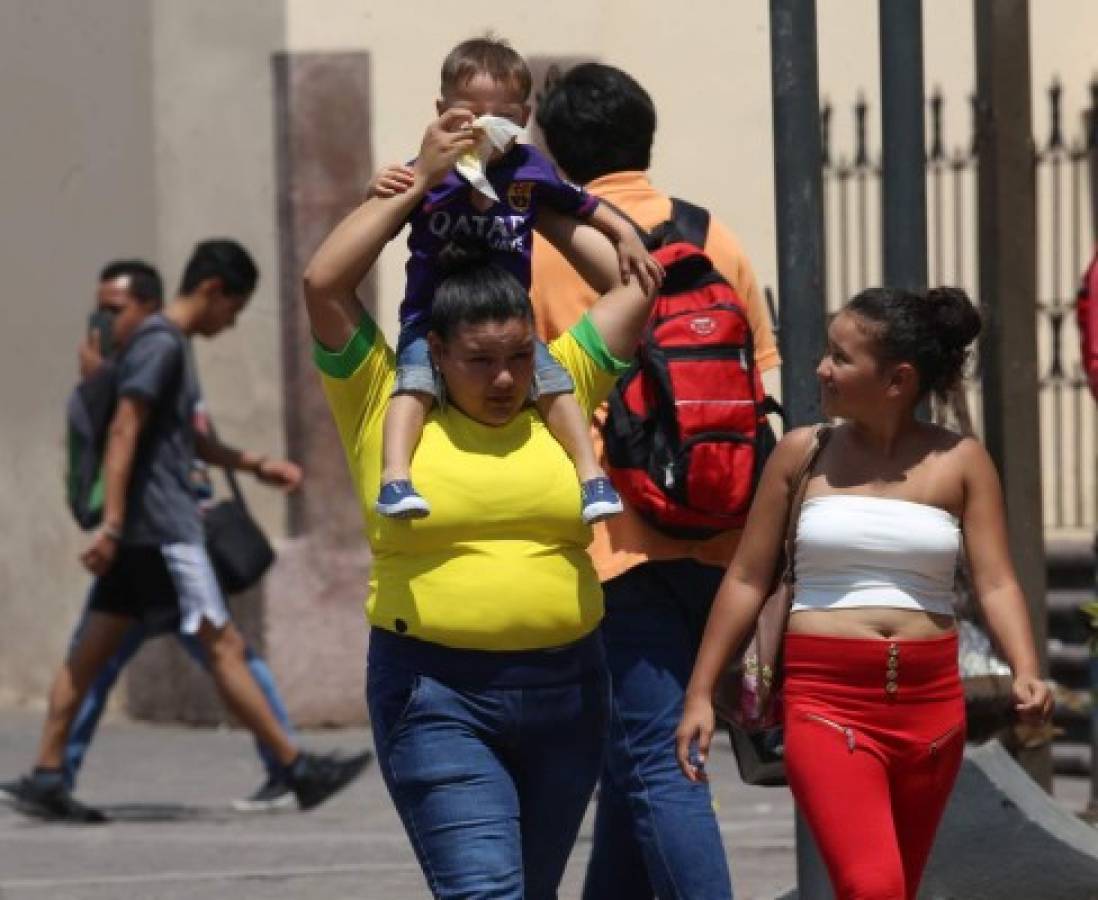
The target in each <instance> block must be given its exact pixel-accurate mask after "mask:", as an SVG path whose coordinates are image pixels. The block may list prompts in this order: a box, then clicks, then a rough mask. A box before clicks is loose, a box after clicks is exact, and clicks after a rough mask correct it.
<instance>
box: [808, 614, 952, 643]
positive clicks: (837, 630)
mask: <svg viewBox="0 0 1098 900" xmlns="http://www.w3.org/2000/svg"><path fill="white" fill-rule="evenodd" d="M956 627H957V620H956V619H954V618H953V616H948V615H943V614H942V613H931V612H923V611H922V610H917V609H892V608H889V607H884V606H881V607H858V608H854V609H805V610H800V611H798V612H795V613H793V614H792V615H791V616H790V617H789V627H788V630H789V631H791V632H794V633H796V634H818V635H826V636H830V637H855V638H870V639H872V638H880V639H882V640H892V639H894V638H901V639H915V640H918V639H919V638H935V637H941V636H942V635H944V634H948V633H949V632H951V631H954V630H955V629H956Z"/></svg>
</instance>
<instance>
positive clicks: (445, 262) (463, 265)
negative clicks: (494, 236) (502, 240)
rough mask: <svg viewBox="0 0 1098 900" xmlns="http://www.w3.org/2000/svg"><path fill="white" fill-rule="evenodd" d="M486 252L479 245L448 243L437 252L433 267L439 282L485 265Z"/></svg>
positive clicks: (487, 258) (487, 257)
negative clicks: (435, 269)
mask: <svg viewBox="0 0 1098 900" xmlns="http://www.w3.org/2000/svg"><path fill="white" fill-rule="evenodd" d="M488 261H489V256H488V251H487V249H486V248H485V247H483V246H481V245H479V244H463V243H460V242H458V241H450V242H449V243H447V244H445V245H444V246H443V248H442V249H441V250H439V252H438V258H437V259H436V261H435V266H436V268H437V270H438V277H439V280H442V279H445V278H447V277H449V276H450V275H456V274H457V273H459V272H465V271H468V270H469V269H473V268H477V267H479V266H483V265H485V264H487V262H488Z"/></svg>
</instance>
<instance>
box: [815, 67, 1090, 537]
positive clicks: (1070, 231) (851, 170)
mask: <svg viewBox="0 0 1098 900" xmlns="http://www.w3.org/2000/svg"><path fill="white" fill-rule="evenodd" d="M1047 98H1048V103H1047V116H1048V118H1047V122H1048V131H1047V136H1046V137H1045V138H1044V139H1041V138H1035V140H1034V145H1035V148H1036V149H1035V153H1034V166H1035V167H1036V185H1037V243H1038V246H1037V285H1038V287H1037V291H1038V293H1037V298H1036V320H1035V322H1034V328H1035V329H1036V336H1037V342H1038V361H1039V366H1040V369H1039V371H1040V401H1039V402H1040V404H1041V460H1042V463H1041V467H1042V495H1043V502H1044V521H1045V526H1046V528H1048V529H1050V530H1061V529H1084V530H1088V531H1092V530H1093V529H1094V528H1095V527H1096V526H1098V415H1096V410H1095V403H1094V400H1093V398H1092V397H1091V396H1090V393H1089V391H1088V389H1087V384H1086V379H1085V378H1084V376H1083V372H1082V367H1081V362H1080V354H1079V339H1078V332H1077V330H1076V328H1075V323H1074V310H1075V299H1076V291H1077V289H1078V285H1079V279H1080V276H1081V275H1082V272H1083V269H1084V268H1085V266H1086V264H1087V262H1088V260H1089V259H1090V256H1091V254H1092V253H1093V252H1094V247H1095V244H1096V243H1098V80H1096V81H1095V82H1094V83H1092V84H1091V85H1090V110H1089V111H1086V112H1084V113H1082V114H1081V115H1080V116H1079V118H1078V119H1077V120H1076V122H1074V123H1069V124H1067V125H1065V123H1064V116H1063V106H1062V98H1063V95H1062V89H1061V86H1060V84H1059V83H1058V82H1054V83H1053V84H1052V85H1051V86H1050V87H1049V88H1048V93H1047ZM945 102H946V101H945V99H944V98H943V97H942V95H941V93H940V92H935V94H934V95H933V96H932V97H931V98H930V99H929V101H928V103H929V118H928V121H929V129H928V130H929V142H928V144H929V145H928V147H927V151H926V179H927V192H926V197H927V253H928V261H927V263H928V277H929V280H930V283H931V284H953V285H958V286H960V287H963V288H965V289H966V290H967V291H968V292H969V294H970V295H971V296H972V297H973V298H979V297H980V292H979V283H978V282H979V266H978V265H977V260H978V253H979V246H978V242H977V203H976V199H977V197H976V174H977V166H978V165H979V160H978V157H977V150H976V148H977V139H976V132H975V127H976V126H975V123H976V117H975V115H970V118H969V121H970V126H969V131H970V133H969V136H968V140H967V141H965V142H963V143H957V144H954V145H953V146H951V147H947V142H946V138H945V136H944V133H943V131H944V128H943V122H944V112H945ZM969 105H970V108H971V109H972V111H973V112H974V107H975V99H974V98H971V99H970V100H969ZM852 112H853V119H852V123H853V129H854V130H853V138H854V140H853V147H852V150H851V151H849V154H838V155H836V154H833V152H832V150H831V144H832V132H833V130H834V128H835V125H836V122H835V112H834V110H833V109H832V108H831V106H830V105H827V104H825V105H824V107H823V109H822V110H821V111H820V124H821V129H822V132H823V153H824V156H823V188H824V235H825V244H826V254H827V255H826V259H827V278H826V288H825V296H826V304H827V308H828V310H829V311H834V310H836V309H838V308H839V307H840V306H841V305H842V303H843V302H844V301H845V300H846V299H847V298H849V297H850V296H852V295H853V294H855V293H857V292H858V291H859V290H861V289H862V288H863V287H868V286H870V285H873V284H879V283H880V281H881V257H882V253H881V167H880V154H879V152H874V151H872V150H871V149H870V147H869V146H868V140H867V130H868V129H867V124H868V123H867V117H868V115H869V112H870V111H869V108H868V106H867V104H866V102H865V101H864V100H859V101H858V102H857V103H855V105H854V108H853V110H852ZM1067 134H1072V135H1074V137H1071V138H1069V137H1066V135H1067ZM976 367H978V360H977V362H976ZM976 367H974V371H972V372H970V373H969V377H968V378H967V379H966V382H965V390H964V392H963V395H962V396H961V397H959V398H958V402H957V403H956V404H954V405H953V409H952V410H950V414H951V416H952V417H953V418H954V421H955V422H957V423H958V424H960V425H961V426H962V427H964V426H965V425H967V424H969V423H970V424H971V427H972V428H973V429H974V430H975V431H976V433H977V434H980V433H982V431H983V410H982V405H981V402H980V395H981V391H980V382H979V378H978V372H977V371H975V368H976Z"/></svg>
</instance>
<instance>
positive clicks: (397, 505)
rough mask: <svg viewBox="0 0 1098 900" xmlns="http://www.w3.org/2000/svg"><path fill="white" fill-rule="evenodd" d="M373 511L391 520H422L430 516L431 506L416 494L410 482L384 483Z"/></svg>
mask: <svg viewBox="0 0 1098 900" xmlns="http://www.w3.org/2000/svg"><path fill="white" fill-rule="evenodd" d="M374 509H376V510H377V511H378V512H379V513H381V515H383V516H389V518H391V519H422V518H423V517H424V516H429V515H430V514H431V505H430V504H429V503H428V502H427V501H426V500H424V499H423V498H422V497H421V496H420V495H419V494H418V493H416V489H415V488H414V487H412V482H410V481H387V482H385V484H383V485H382V486H381V490H380V491H379V492H378V495H377V503H375V504H374Z"/></svg>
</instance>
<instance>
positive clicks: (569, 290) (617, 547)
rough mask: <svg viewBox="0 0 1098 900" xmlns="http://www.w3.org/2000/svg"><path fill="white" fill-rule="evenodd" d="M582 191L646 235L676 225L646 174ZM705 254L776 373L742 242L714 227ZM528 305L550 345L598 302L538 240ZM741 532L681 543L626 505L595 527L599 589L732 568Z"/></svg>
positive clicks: (762, 362) (762, 365) (759, 354)
mask: <svg viewBox="0 0 1098 900" xmlns="http://www.w3.org/2000/svg"><path fill="white" fill-rule="evenodd" d="M584 187H585V188H586V189H587V191H589V192H590V193H592V194H594V195H595V196H597V197H605V198H606V199H607V200H609V201H610V202H611V203H612V204H614V205H615V206H616V207H618V208H619V209H621V210H622V211H623V212H624V213H625V214H626V215H628V216H629V217H630V218H631V219H632V220H633V221H634V222H636V223H637V224H638V225H640V226H641V228H645V229H651V228H654V227H655V226H656V225H658V224H659V223H660V222H665V221H667V220H668V219H669V218H670V217H671V198H670V197H669V196H668V195H667V194H664V193H662V192H661V191H658V190H656V188H654V187H653V186H652V183H651V182H650V181H649V180H648V176H647V175H646V174H645V173H644V172H615V173H613V174H611V175H604V176H603V177H602V178H596V179H595V180H594V181H592V182H590V183H589V184H587V185H584ZM705 252H706V253H707V254H708V255H709V258H710V259H712V260H713V263H714V265H715V266H716V267H717V270H718V271H719V272H720V273H721V274H722V275H723V276H724V277H725V278H727V279H728V281H729V282H730V283H731V284H732V286H733V287H734V288H735V289H736V293H737V294H739V295H740V297H741V298H742V299H743V301H744V303H745V304H746V306H747V318H748V321H749V322H750V324H751V331H752V333H753V334H754V337H755V361H756V364H757V365H758V367H759V370H760V371H766V370H767V369H770V368H773V367H774V366H776V365H778V364H779V363H780V362H781V360H780V359H779V357H778V348H777V345H776V344H775V342H774V333H773V331H772V330H771V328H770V317H769V315H768V314H767V310H766V307H765V305H764V303H763V300H762V295H761V294H760V292H759V286H758V283H757V282H756V281H755V273H754V272H753V271H752V269H751V264H750V263H749V262H748V260H747V256H746V255H745V254H744V252H743V249H742V248H741V247H740V244H739V242H738V241H737V240H736V238H735V237H734V236H733V235H732V232H730V231H729V230H728V229H727V228H725V227H724V225H722V224H721V223H720V222H718V221H717V220H716V219H715V218H714V219H712V220H711V221H710V223H709V236H708V238H707V240H706V244H705ZM531 275H532V287H531V290H530V298H531V300H532V301H533V304H534V312H535V314H536V316H537V324H538V331H539V332H540V334H541V336H542V338H543V339H544V340H546V341H550V340H552V339H553V338H555V337H557V336H558V335H560V334H563V333H565V332H566V331H567V330H568V329H569V328H571V327H572V326H573V325H574V324H575V323H576V322H577V321H578V320H579V318H580V317H581V316H582V315H583V313H584V312H586V311H587V309H588V308H589V307H590V306H591V305H592V304H593V303H594V302H595V299H596V294H595V292H594V291H593V290H592V289H591V287H590V286H589V285H588V284H587V282H586V281H584V280H583V279H582V278H580V276H579V275H577V274H576V272H575V270H573V269H572V267H571V266H570V265H569V264H568V263H567V261H566V260H565V259H564V257H562V256H561V255H560V254H559V253H558V252H557V250H556V248H554V247H553V246H552V245H551V244H549V242H548V241H545V240H543V239H542V238H541V237H540V236H538V235H535V238H534V255H533V262H532V272H531ZM605 416H606V407H605V405H603V407H602V408H601V409H600V410H599V411H598V412H597V413H596V416H595V426H594V427H593V428H592V437H593V439H594V442H595V449H596V451H597V452H598V454H599V459H600V460H601V461H603V462H605V456H604V452H603V445H602V434H601V431H600V430H599V426H600V425H601V424H602V421H603V420H604V419H605ZM739 539H740V532H739V531H738V530H733V531H724V532H721V533H720V534H718V535H716V536H714V537H711V538H709V539H708V540H700V541H697V540H678V539H676V538H672V537H669V536H668V535H665V534H664V533H663V532H660V531H657V530H656V529H654V528H652V527H651V526H650V525H648V524H647V523H646V522H645V521H644V520H643V519H642V518H641V517H640V516H639V515H638V514H637V513H636V512H634V511H633V510H632V509H630V508H629V505H628V503H626V507H625V512H624V513H622V514H621V515H620V516H615V517H614V518H612V519H609V520H608V521H607V522H605V523H603V524H601V525H597V526H595V530H594V542H593V543H592V544H591V546H590V547H589V548H588V552H590V554H591V558H592V560H593V562H594V564H595V570H596V572H597V573H598V576H599V580H600V581H608V580H609V579H611V578H614V577H615V576H617V575H621V574H622V573H623V572H626V571H628V570H629V569H631V568H633V567H634V566H637V565H640V564H641V563H643V562H648V561H649V560H664V559H683V558H693V559H696V560H698V561H699V562H703V563H709V564H710V565H715V566H721V567H722V568H724V567H726V566H727V565H728V564H729V563H730V562H731V561H732V555H733V554H734V553H735V551H736V545H737V544H738V543H739Z"/></svg>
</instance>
